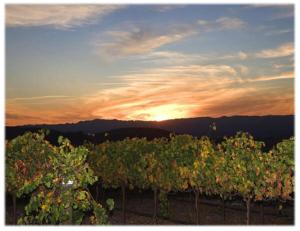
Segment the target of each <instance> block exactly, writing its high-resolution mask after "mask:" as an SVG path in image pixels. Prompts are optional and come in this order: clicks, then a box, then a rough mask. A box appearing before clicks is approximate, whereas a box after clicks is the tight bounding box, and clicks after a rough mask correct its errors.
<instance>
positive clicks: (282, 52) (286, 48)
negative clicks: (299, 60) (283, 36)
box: [255, 43, 294, 58]
mask: <svg viewBox="0 0 300 231" xmlns="http://www.w3.org/2000/svg"><path fill="white" fill-rule="evenodd" d="M293 54H294V44H293V43H285V44H282V45H280V46H279V47H276V48H274V49H265V50H262V51H260V52H257V53H256V54H255V56H256V57H257V58H280V57H287V56H290V55H293Z"/></svg>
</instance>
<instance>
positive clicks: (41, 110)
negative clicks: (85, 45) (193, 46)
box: [6, 65, 294, 125]
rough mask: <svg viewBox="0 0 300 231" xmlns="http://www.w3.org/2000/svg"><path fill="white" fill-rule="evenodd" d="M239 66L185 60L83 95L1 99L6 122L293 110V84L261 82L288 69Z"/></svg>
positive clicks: (289, 75) (125, 77)
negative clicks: (249, 70) (261, 72)
mask: <svg viewBox="0 0 300 231" xmlns="http://www.w3.org/2000/svg"><path fill="white" fill-rule="evenodd" d="M240 72H241V71H240V70H236V69H235V68H233V67H231V66H227V65H203V66H201V65H186V66H170V67H165V68H157V69H150V70H144V71H141V72H139V73H131V74H126V75H121V76H118V78H117V79H119V81H122V83H123V85H120V86H119V85H112V86H111V87H110V88H104V89H101V90H99V91H98V92H94V93H92V94H90V95H86V96H81V97H71V98H68V97H40V98H29V99H26V100H25V99H22V100H16V99H14V100H7V105H6V113H7V118H6V123H7V124H10V125H13V124H27V123H65V122H76V121H79V120H87V119H94V118H106V119H113V118H114V119H122V120H156V119H158V120H159V118H166V119H172V118H182V117H197V116H223V115H237V114H238V115H264V114H293V113H294V92H293V89H292V88H286V87H281V86H278V85H276V88H274V86H273V87H272V85H269V84H267V85H266V84H265V82H266V81H268V82H269V83H271V82H272V81H275V80H276V79H286V81H290V80H292V76H293V74H294V73H293V72H289V73H281V74H279V75H278V76H257V77H253V78H251V79H250V80H249V79H247V80H244V79H243V78H241V77H240V74H239V73H240ZM115 81H116V80H115ZM254 84H259V87H257V86H256V85H254ZM30 102H31V103H30Z"/></svg>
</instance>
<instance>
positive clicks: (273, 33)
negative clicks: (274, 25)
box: [265, 29, 294, 36]
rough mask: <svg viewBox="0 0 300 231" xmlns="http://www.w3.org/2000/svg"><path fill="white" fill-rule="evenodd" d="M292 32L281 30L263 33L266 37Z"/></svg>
mask: <svg viewBox="0 0 300 231" xmlns="http://www.w3.org/2000/svg"><path fill="white" fill-rule="evenodd" d="M292 32H294V30H292V29H282V30H271V31H267V32H266V33H265V35H266V36H274V35H282V34H287V33H292Z"/></svg>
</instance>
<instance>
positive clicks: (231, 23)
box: [197, 17, 247, 31]
mask: <svg viewBox="0 0 300 231" xmlns="http://www.w3.org/2000/svg"><path fill="white" fill-rule="evenodd" d="M197 23H198V25H199V26H201V27H202V28H203V29H205V30H207V31H214V30H237V29H241V28H244V27H245V26H246V25H247V23H246V22H245V21H243V20H241V19H240V18H230V17H221V18H218V19H216V20H214V21H207V20H202V19H199V20H198V22H197Z"/></svg>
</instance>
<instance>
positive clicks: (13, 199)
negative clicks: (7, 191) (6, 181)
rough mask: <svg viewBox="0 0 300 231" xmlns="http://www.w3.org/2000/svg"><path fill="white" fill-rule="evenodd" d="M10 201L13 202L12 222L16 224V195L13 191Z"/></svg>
mask: <svg viewBox="0 0 300 231" xmlns="http://www.w3.org/2000/svg"><path fill="white" fill-rule="evenodd" d="M12 202H13V213H14V217H13V219H14V220H13V222H14V224H17V197H16V194H15V193H14V194H13V195H12Z"/></svg>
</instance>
